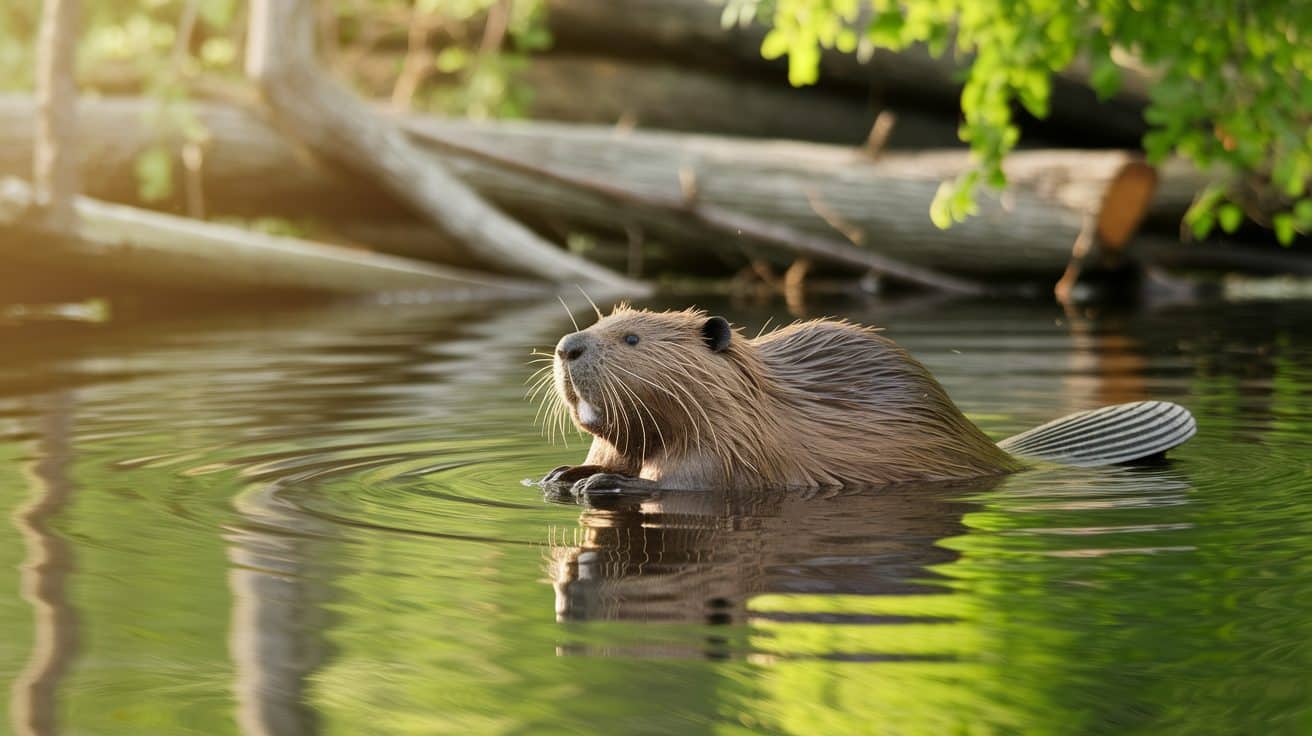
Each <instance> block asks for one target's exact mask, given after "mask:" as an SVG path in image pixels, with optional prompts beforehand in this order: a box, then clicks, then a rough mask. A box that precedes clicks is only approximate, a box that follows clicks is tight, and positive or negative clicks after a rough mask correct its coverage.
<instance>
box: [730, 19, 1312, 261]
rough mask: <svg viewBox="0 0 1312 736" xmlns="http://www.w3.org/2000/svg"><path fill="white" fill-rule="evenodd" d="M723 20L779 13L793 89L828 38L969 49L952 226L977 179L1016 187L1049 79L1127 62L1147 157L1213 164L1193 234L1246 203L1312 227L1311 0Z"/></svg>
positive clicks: (853, 46)
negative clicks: (1017, 154) (1024, 128)
mask: <svg viewBox="0 0 1312 736" xmlns="http://www.w3.org/2000/svg"><path fill="white" fill-rule="evenodd" d="M724 18H725V22H726V23H727V24H731V23H743V22H752V21H759V22H764V23H766V24H768V25H770V26H771V27H772V30H771V31H770V33H769V34H768V35H767V36H766V37H765V39H764V42H763V43H762V45H761V52H762V54H763V55H764V56H766V57H767V58H775V57H782V56H786V57H787V58H788V62H789V64H788V66H789V79H790V81H791V82H792V83H793V84H794V85H807V84H812V83H814V82H816V81H817V79H818V77H819V73H820V55H821V51H822V49H836V50H838V51H842V52H847V53H855V54H861V55H865V56H868V55H870V54H872V53H875V52H876V50H877V49H888V50H895V51H896V50H901V49H905V48H907V47H909V46H912V45H915V44H925V45H927V46H928V48H929V50H930V51H931V53H933V54H935V55H941V54H944V53H946V52H947V51H948V50H949V49H951V50H953V51H954V52H955V53H956V54H957V55H958V56H959V57H962V58H964V59H966V60H968V61H969V67H968V71H967V73H966V76H965V87H964V89H963V91H962V95H961V112H962V123H961V127H960V135H961V137H962V139H963V140H964V141H966V142H967V143H969V144H970V146H971V150H972V151H973V153H974V154H975V156H976V157H977V161H978V167H977V168H975V169H973V170H970V171H967V172H965V173H963V174H962V175H961V176H959V177H957V178H956V179H954V180H952V181H949V182H945V183H944V185H943V187H942V188H941V189H940V191H939V196H938V197H936V199H935V202H934V206H933V209H932V216H933V218H934V221H935V222H936V223H937V224H939V225H940V226H941V227H946V226H948V225H950V224H951V223H952V222H955V221H960V220H962V219H963V218H965V217H967V216H969V215H971V214H973V213H974V212H975V209H976V204H975V199H976V193H977V190H978V189H979V186H980V185H981V184H987V185H989V186H991V187H994V188H998V189H1001V188H1003V187H1004V186H1005V185H1006V177H1005V176H1004V174H1003V171H1002V161H1003V159H1004V158H1005V157H1006V155H1007V153H1008V152H1009V151H1011V150H1012V149H1013V148H1014V147H1015V146H1016V144H1017V142H1018V141H1019V139H1020V129H1019V127H1018V126H1017V123H1016V119H1015V108H1016V106H1017V104H1018V105H1019V106H1020V107H1022V108H1024V110H1025V111H1027V112H1029V113H1030V114H1032V115H1034V116H1035V117H1038V118H1043V117H1045V116H1046V115H1047V114H1048V110H1049V98H1050V95H1051V92H1052V80H1053V75H1054V74H1056V73H1058V72H1061V71H1063V70H1069V69H1071V68H1072V67H1074V66H1077V65H1084V66H1085V68H1086V69H1087V73H1088V76H1089V79H1090V81H1091V83H1092V85H1093V87H1094V88H1095V89H1096V90H1097V91H1098V93H1099V94H1100V95H1101V96H1104V97H1106V96H1110V95H1111V94H1113V93H1115V92H1116V90H1117V89H1118V87H1119V86H1120V85H1121V81H1122V71H1123V70H1124V69H1126V68H1132V69H1135V70H1136V71H1139V72H1141V73H1142V74H1143V75H1144V76H1145V77H1146V79H1147V82H1148V84H1147V90H1148V94H1149V106H1148V108H1147V110H1146V112H1145V117H1146V119H1147V121H1148V123H1149V124H1150V125H1151V126H1152V129H1151V131H1150V132H1149V133H1148V134H1147V135H1146V136H1145V137H1144V140H1143V146H1144V148H1145V150H1146V151H1147V153H1148V156H1149V158H1150V160H1152V161H1153V162H1154V163H1159V162H1161V161H1163V160H1164V159H1165V158H1166V157H1168V156H1170V155H1172V154H1179V155H1181V156H1184V157H1186V158H1188V159H1189V160H1191V161H1192V162H1193V163H1194V164H1195V165H1197V166H1198V167H1199V168H1200V169H1202V170H1205V171H1209V172H1211V173H1214V174H1215V175H1216V180H1215V184H1214V185H1213V186H1211V187H1209V188H1208V189H1206V190H1204V191H1203V192H1202V193H1200V195H1199V196H1198V198H1197V199H1196V200H1195V202H1194V206H1193V207H1192V208H1191V209H1190V211H1189V213H1188V214H1187V216H1186V218H1185V222H1186V224H1187V225H1188V226H1190V228H1191V229H1192V231H1193V233H1194V235H1195V236H1196V237H1203V236H1205V235H1207V234H1208V233H1209V232H1210V231H1212V230H1213V229H1214V228H1215V227H1217V226H1218V225H1219V226H1220V228H1221V229H1223V230H1225V231H1226V232H1233V231H1234V230H1236V229H1238V228H1239V226H1240V225H1241V223H1242V221H1243V219H1244V216H1245V214H1246V215H1247V216H1248V217H1250V218H1252V219H1253V220H1256V221H1257V222H1259V223H1261V224H1263V225H1265V226H1267V227H1270V228H1271V229H1273V230H1274V231H1275V233H1276V236H1277V237H1278V238H1279V240H1280V241H1281V242H1282V243H1285V244H1288V243H1290V242H1292V241H1293V239H1294V236H1295V233H1296V232H1303V233H1306V232H1308V231H1310V230H1312V197H1309V193H1308V191H1307V183H1308V179H1309V177H1312V37H1310V36H1309V34H1312V4H1308V3H1301V2H1292V3H1290V2H1282V1H1281V0H1268V1H1265V2H1263V1H1260V0H1259V1H1255V2H1242V3H1236V2H1225V1H1221V2H1218V1H1216V0H1190V1H1188V2H1177V1H1175V0H1172V1H1170V2H1151V1H1145V0H1139V1H1134V0H1083V1H1082V2H1064V1H1063V0H912V1H910V2H895V1H894V0H871V1H870V2H864V1H863V0H730V1H729V4H728V5H727V6H726V9H725V15H724Z"/></svg>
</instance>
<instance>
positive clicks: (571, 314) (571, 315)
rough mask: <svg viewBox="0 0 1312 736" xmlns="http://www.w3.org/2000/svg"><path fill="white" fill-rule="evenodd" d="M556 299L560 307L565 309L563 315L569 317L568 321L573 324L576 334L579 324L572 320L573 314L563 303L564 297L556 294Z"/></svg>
mask: <svg viewBox="0 0 1312 736" xmlns="http://www.w3.org/2000/svg"><path fill="white" fill-rule="evenodd" d="M556 298H557V299H559V300H560V306H562V307H564V308H565V314H566V315H568V316H569V321H570V322H573V323H574V331H575V332H578V331H579V323H578V322H577V321H576V320H575V319H574V313H573V312H571V311H570V308H569V305H568V304H566V303H565V297H563V296H561V295H560V294H557V295H556Z"/></svg>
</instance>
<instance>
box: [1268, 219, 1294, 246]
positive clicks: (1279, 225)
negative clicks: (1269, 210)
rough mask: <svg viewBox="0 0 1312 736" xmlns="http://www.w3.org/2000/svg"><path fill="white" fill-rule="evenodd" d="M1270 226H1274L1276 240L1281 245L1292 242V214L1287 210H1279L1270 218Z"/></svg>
mask: <svg viewBox="0 0 1312 736" xmlns="http://www.w3.org/2000/svg"><path fill="white" fill-rule="evenodd" d="M1271 226H1272V227H1273V228H1275V231H1276V240H1279V241H1280V244H1281V245H1289V244H1290V243H1292V242H1294V216H1293V215H1291V214H1289V213H1288V212H1281V213H1280V214H1278V215H1276V216H1275V217H1273V218H1271Z"/></svg>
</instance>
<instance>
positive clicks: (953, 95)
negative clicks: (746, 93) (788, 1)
mask: <svg viewBox="0 0 1312 736" xmlns="http://www.w3.org/2000/svg"><path fill="white" fill-rule="evenodd" d="M546 5H547V16H546V17H547V22H548V26H549V28H550V30H551V33H552V37H553V38H554V39H555V48H557V49H561V50H564V51H568V52H573V53H603V54H614V53H615V51H616V50H617V49H620V50H622V53H623V55H624V56H625V57H627V58H678V59H680V60H681V61H682V62H683V63H685V64H698V65H701V66H704V67H708V68H718V69H725V68H726V67H727V68H730V69H734V70H736V71H737V72H738V73H740V74H752V73H756V74H760V73H771V74H773V76H774V78H775V79H778V80H781V81H782V80H783V79H784V69H785V68H786V65H785V64H784V62H783V61H782V60H778V61H770V60H766V59H764V58H762V56H761V41H762V40H763V39H764V38H765V34H766V32H767V30H768V29H766V28H765V27H764V26H762V25H760V24H756V23H751V24H748V25H746V26H740V25H735V26H733V27H731V28H725V27H724V26H723V24H722V23H721V18H722V15H723V11H724V9H723V7H722V5H721V4H719V3H709V2H706V1H705V0H547V3H546ZM858 27H861V24H860V22H858ZM820 67H821V70H820V81H821V84H822V85H825V86H834V87H847V88H848V89H853V90H859V94H860V95H861V96H863V97H864V96H865V95H866V94H868V93H869V92H873V93H874V94H875V95H876V96H877V98H878V99H880V100H881V101H882V102H884V103H887V104H891V105H894V106H907V105H912V106H920V107H926V108H933V109H938V110H941V111H944V112H955V111H957V110H958V109H959V106H960V94H961V82H960V81H959V80H960V72H961V69H962V68H963V67H962V64H960V63H959V62H957V61H956V60H954V59H953V58H952V55H951V54H950V53H948V54H944V55H943V56H941V57H939V58H934V57H933V56H932V55H931V54H930V53H929V51H928V50H927V49H926V48H925V47H924V46H921V45H917V46H913V47H911V48H908V49H906V50H904V51H900V52H896V53H893V52H888V51H882V50H881V51H876V52H875V53H874V55H873V56H872V57H871V58H870V59H869V60H868V61H866V62H862V61H861V60H860V59H858V58H857V56H856V54H854V53H842V52H839V51H835V50H826V51H823V52H822V53H821V57H820ZM1124 77H1125V83H1124V85H1123V87H1124V92H1123V93H1122V94H1119V95H1117V96H1115V97H1114V98H1112V99H1111V100H1108V101H1100V100H1099V99H1098V98H1097V95H1096V94H1095V93H1094V92H1093V90H1092V88H1091V87H1090V85H1089V83H1088V72H1087V70H1085V69H1083V68H1080V67H1079V66H1078V65H1076V67H1075V68H1073V69H1072V70H1069V71H1068V72H1066V73H1063V74H1058V75H1056V76H1055V77H1054V79H1053V89H1052V97H1051V105H1050V107H1051V112H1050V114H1049V117H1048V119H1047V121H1041V122H1040V123H1039V124H1038V127H1039V128H1040V129H1041V130H1042V133H1043V134H1044V137H1046V138H1051V139H1054V140H1063V139H1073V140H1078V141H1079V142H1080V144H1081V145H1090V144H1094V145H1120V146H1136V145H1138V143H1139V139H1140V138H1141V137H1142V136H1143V133H1144V132H1145V131H1146V125H1145V123H1144V121H1143V117H1142V112H1143V108H1144V105H1145V100H1146V96H1145V95H1144V85H1143V82H1142V80H1141V79H1139V78H1138V77H1137V76H1136V75H1135V74H1133V73H1130V72H1126V73H1125V74H1124ZM1063 131H1064V134H1063Z"/></svg>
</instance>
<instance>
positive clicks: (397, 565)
mask: <svg viewBox="0 0 1312 736" xmlns="http://www.w3.org/2000/svg"><path fill="white" fill-rule="evenodd" d="M702 303H703V304H704V305H706V306H709V307H711V308H713V309H715V310H716V311H719V312H721V313H724V314H726V315H727V316H729V317H730V318H731V319H733V320H734V321H735V322H737V323H739V324H744V325H746V326H747V327H748V328H749V330H750V332H752V333H754V332H755V331H756V329H758V328H759V327H760V326H761V325H762V324H764V323H765V322H766V320H767V319H773V320H774V323H776V324H777V323H778V322H779V321H780V320H785V321H786V320H788V319H790V317H789V316H788V315H786V314H784V313H782V312H781V311H778V310H774V309H771V308H768V307H754V306H750V305H742V304H737V305H735V304H728V303H723V302H716V301H714V300H702ZM815 311H816V312H819V313H836V314H842V315H844V316H849V317H851V318H853V319H857V320H860V321H865V322H871V323H876V324H881V325H884V326H886V327H887V328H888V334H889V335H890V336H891V337H893V338H894V339H896V340H898V341H899V342H901V343H903V344H904V345H906V346H907V347H908V348H910V349H911V350H912V351H913V352H914V353H915V354H916V355H917V356H918V357H920V358H921V359H922V360H923V361H924V362H925V363H926V364H928V365H929V367H930V368H931V369H932V370H934V372H935V373H936V374H937V375H938V376H939V378H940V379H941V380H942V381H943V382H944V384H945V385H946V386H947V387H948V389H949V391H950V393H951V394H952V395H953V397H954V398H955V399H956V400H957V401H958V403H959V404H960V405H961V406H962V408H963V409H964V410H965V411H966V412H967V413H968V414H969V415H970V416H971V417H972V418H973V419H975V420H976V421H977V422H978V423H979V424H981V425H982V426H983V427H984V428H985V430H986V431H987V432H989V433H990V434H991V435H992V436H995V437H998V438H1001V437H1004V436H1006V435H1008V434H1010V433H1013V432H1016V431H1020V430H1022V429H1025V428H1028V427H1030V426H1032V425H1034V424H1036V423H1039V422H1041V421H1044V420H1046V419H1049V418H1052V417H1054V416H1057V415H1060V414H1062V413H1065V412H1068V411H1075V410H1078V409H1084V408H1089V407H1092V406H1098V405H1101V404H1105V403H1112V402H1118V401H1131V400H1136V399H1142V398H1150V397H1151V398H1160V399H1170V400H1174V401H1178V402H1180V403H1182V404H1185V405H1186V406H1188V407H1190V408H1191V409H1193V411H1194V412H1195V413H1196V415H1197V416H1198V420H1199V424H1200V427H1201V430H1200V433H1199V436H1198V437H1197V438H1196V439H1195V440H1194V441H1193V442H1191V443H1190V444H1189V445H1187V446H1186V447H1184V448H1182V449H1181V450H1180V451H1178V452H1176V453H1175V454H1174V459H1173V461H1172V462H1171V463H1169V464H1167V465H1162V466H1158V467H1150V468H1134V469H1124V468H1122V469H1110V470H1071V469H1060V468H1043V469H1039V470H1035V471H1031V472H1028V473H1023V474H1020V475H1016V476H1012V477H1009V478H1005V479H1001V480H996V481H990V482H987V483H982V484H981V483H975V484H959V485H948V486H938V487H920V488H917V487H907V488H898V489H892V490H889V489H885V490H882V491H881V490H866V491H859V492H844V493H823V494H813V495H805V494H798V493H791V494H789V493H774V494H762V495H757V496H752V497H741V496H736V495H734V494H729V495H723V494H670V495H667V496H663V497H660V498H657V499H653V500H647V501H645V502H640V503H639V502H626V503H618V504H611V505H608V506H606V507H603V508H586V507H581V506H577V505H561V504H552V503H547V502H545V501H544V499H543V498H542V494H541V492H540V491H539V490H538V489H536V488H533V487H530V486H525V485H523V484H522V483H521V480H522V479H524V478H528V477H531V476H538V475H541V474H542V473H543V472H544V471H545V470H547V469H549V468H551V467H553V466H555V465H558V464H562V463H568V462H577V461H578V460H579V459H580V458H581V457H582V455H583V454H584V452H585V447H586V444H585V443H584V442H582V441H581V440H579V439H578V438H575V437H571V438H569V439H570V441H569V444H568V446H565V445H561V444H555V445H553V444H550V443H549V442H547V441H546V440H545V439H544V438H543V437H542V436H541V435H540V434H539V431H538V429H537V428H536V427H535V426H534V425H533V418H534V413H535V407H534V406H533V405H531V404H529V403H528V402H526V401H525V400H524V389H525V386H524V381H525V379H526V378H527V377H528V375H529V373H530V370H529V368H528V367H527V360H528V359H529V350H530V349H531V348H533V347H544V346H547V345H550V344H552V343H553V342H554V341H555V339H556V337H557V336H559V335H560V334H562V333H564V332H566V331H569V330H570V329H572V328H571V327H569V321H568V319H567V318H566V316H565V314H564V313H563V311H562V310H561V309H560V307H559V305H556V304H545V305H527V306H526V305H515V306H510V307H502V308H496V309H486V308H483V309H475V308H472V307H464V308H460V307H437V306H405V307H398V306H391V307H385V306H360V305H352V306H342V307H329V308H318V309H304V310H299V311H296V312H290V313H282V314H268V315H250V314H246V315H233V316H222V315H215V316H212V317H209V318H204V319H201V318H194V319H185V320H184V319H175V320H168V321H153V322H150V323H147V324H136V325H133V324H115V323H110V324H107V325H22V326H13V325H10V326H6V327H0V346H3V350H0V506H3V507H4V510H5V518H6V519H7V522H8V525H9V527H10V531H9V533H8V534H4V535H0V623H2V625H3V631H4V632H5V634H6V635H5V636H4V637H0V684H3V685H4V686H5V690H6V691H7V697H6V698H5V699H4V701H5V703H6V705H5V706H4V707H5V708H6V709H7V715H6V719H5V722H6V723H7V724H8V725H9V728H10V729H11V730H13V731H14V732H15V733H54V732H56V731H58V732H60V733H70V734H125V735H126V734H132V735H134V736H135V735H136V734H189V733H191V734H234V733H244V734H311V733H324V734H373V733H380V734H381V733H388V734H391V733H398V734H405V733H414V734H433V733H453V734H472V733H478V734H484V733H487V734H494V733H503V734H521V733H522V734H539V733H598V734H601V733H606V734H610V733H625V734H631V733H632V734H636V733H789V734H822V733H899V734H905V733H912V734H920V733H923V734H943V733H972V734H976V733H979V734H991V733H998V734H1005V733H1021V732H1023V733H1054V734H1067V733H1082V734H1096V733H1108V734H1113V733H1114V734H1126V733H1142V734H1160V733H1173V732H1174V733H1190V734H1202V733H1217V734H1234V733H1264V734H1278V733H1289V734H1305V733H1310V732H1312V684H1309V683H1310V679H1309V677H1308V674H1309V672H1312V360H1310V359H1312V336H1310V335H1309V333H1308V330H1307V329H1306V327H1307V326H1308V325H1309V324H1312V322H1309V318H1312V307H1309V306H1307V305H1298V304H1293V305H1291V304H1260V303H1254V304H1245V305H1221V306H1187V305H1185V306H1174V307H1162V308H1158V309H1151V310H1144V311H1140V312H1137V313H1133V314H1127V315H1120V316H1100V315H1096V314H1084V315H1068V314H1063V313H1062V312H1061V311H1060V310H1057V309H1055V308H1049V307H1044V306H1024V305H1020V306H1008V305H1002V304H993V303H984V304H969V303H957V304H952V303H948V304H943V303H922V304H915V303H903V304H897V303H870V304H859V303H846V304H832V305H820V306H817V307H815ZM584 313H586V310H584V312H581V313H580V315H582V314H584Z"/></svg>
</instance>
